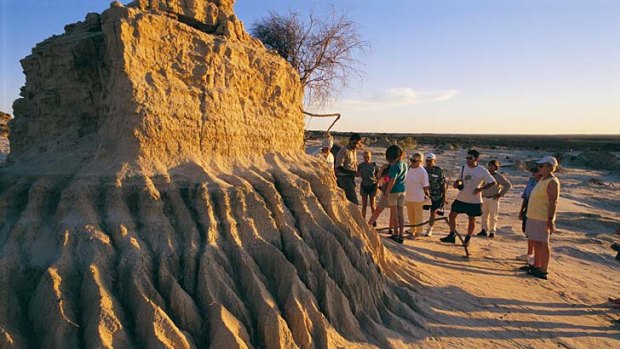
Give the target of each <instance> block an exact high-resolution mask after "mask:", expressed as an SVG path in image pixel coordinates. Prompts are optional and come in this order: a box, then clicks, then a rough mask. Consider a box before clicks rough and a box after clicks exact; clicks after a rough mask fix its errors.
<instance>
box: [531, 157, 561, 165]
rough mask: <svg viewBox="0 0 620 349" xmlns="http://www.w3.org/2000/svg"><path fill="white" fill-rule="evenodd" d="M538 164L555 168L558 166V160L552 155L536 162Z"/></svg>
mask: <svg viewBox="0 0 620 349" xmlns="http://www.w3.org/2000/svg"><path fill="white" fill-rule="evenodd" d="M536 163H537V164H549V165H551V166H553V167H556V166H557V165H558V160H557V159H556V158H554V157H553V156H551V155H547V156H543V158H542V159H540V160H538V161H536Z"/></svg>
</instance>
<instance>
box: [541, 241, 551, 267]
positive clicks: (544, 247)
mask: <svg viewBox="0 0 620 349" xmlns="http://www.w3.org/2000/svg"><path fill="white" fill-rule="evenodd" d="M539 243H540V251H541V256H540V271H542V272H543V273H546V272H547V268H548V267H549V259H550V258H551V247H550V246H549V242H548V241H540V242H539Z"/></svg>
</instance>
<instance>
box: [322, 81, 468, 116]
mask: <svg viewBox="0 0 620 349" xmlns="http://www.w3.org/2000/svg"><path fill="white" fill-rule="evenodd" d="M459 93H460V92H459V91H456V90H440V91H416V90H413V89H411V88H408V87H399V88H390V89H387V90H383V91H377V92H375V93H372V94H369V95H367V96H364V97H362V98H360V99H348V100H343V101H341V102H336V103H334V104H333V105H332V106H331V108H333V109H337V110H340V111H347V112H351V111H365V110H377V109H392V108H397V107H402V106H406V105H411V104H416V103H426V102H440V101H445V100H448V99H450V98H452V97H454V96H456V95H458V94H459Z"/></svg>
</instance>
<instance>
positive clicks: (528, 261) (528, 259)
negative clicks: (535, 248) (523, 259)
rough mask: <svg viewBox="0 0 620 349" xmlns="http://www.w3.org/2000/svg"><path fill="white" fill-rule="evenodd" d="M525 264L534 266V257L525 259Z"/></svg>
mask: <svg viewBox="0 0 620 349" xmlns="http://www.w3.org/2000/svg"><path fill="white" fill-rule="evenodd" d="M527 264H529V265H534V256H531V257H528V258H527Z"/></svg>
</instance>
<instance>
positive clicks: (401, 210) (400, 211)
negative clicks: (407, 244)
mask: <svg viewBox="0 0 620 349" xmlns="http://www.w3.org/2000/svg"><path fill="white" fill-rule="evenodd" d="M396 211H397V212H396V214H397V215H398V218H397V219H398V236H400V237H401V238H402V237H403V235H404V233H405V207H404V206H397V210H396Z"/></svg>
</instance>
